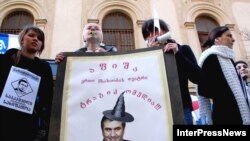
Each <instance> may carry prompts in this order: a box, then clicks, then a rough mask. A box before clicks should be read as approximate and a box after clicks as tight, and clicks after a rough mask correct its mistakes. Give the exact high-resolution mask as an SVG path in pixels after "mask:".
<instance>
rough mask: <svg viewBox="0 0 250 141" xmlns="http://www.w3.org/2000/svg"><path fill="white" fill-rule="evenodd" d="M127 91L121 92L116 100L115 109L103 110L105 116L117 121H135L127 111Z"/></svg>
mask: <svg viewBox="0 0 250 141" xmlns="http://www.w3.org/2000/svg"><path fill="white" fill-rule="evenodd" d="M124 93H125V92H123V93H121V95H120V96H119V98H118V99H117V101H116V104H115V107H114V108H113V110H106V111H104V112H103V114H104V116H105V117H107V118H109V119H111V120H116V121H122V122H132V121H134V117H133V116H132V115H131V114H129V113H127V112H125V102H124V96H123V94H124Z"/></svg>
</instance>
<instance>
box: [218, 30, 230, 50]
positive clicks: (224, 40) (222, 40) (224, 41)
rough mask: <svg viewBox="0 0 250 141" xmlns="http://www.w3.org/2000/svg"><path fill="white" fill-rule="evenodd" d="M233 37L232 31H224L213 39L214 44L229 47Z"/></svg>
mask: <svg viewBox="0 0 250 141" xmlns="http://www.w3.org/2000/svg"><path fill="white" fill-rule="evenodd" d="M234 41H235V40H234V38H233V35H232V33H231V32H230V31H229V30H228V31H226V32H224V33H223V34H222V35H221V37H218V38H216V39H215V44H216V45H226V46H227V47H229V48H233V44H234Z"/></svg>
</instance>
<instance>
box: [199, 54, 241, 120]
mask: <svg viewBox="0 0 250 141" xmlns="http://www.w3.org/2000/svg"><path fill="white" fill-rule="evenodd" d="M232 63H234V62H233V60H232ZM202 71H203V72H204V75H206V83H205V85H199V86H198V92H199V95H202V96H205V97H208V98H211V99H212V100H213V112H212V119H213V124H243V121H242V119H241V115H240V111H239V108H238V106H237V102H236V100H235V97H234V94H233V92H232V90H231V89H230V87H229V85H228V83H227V81H226V78H225V77H224V74H223V72H222V69H221V66H220V63H219V60H218V58H217V56H216V55H210V56H208V57H207V59H206V60H205V61H204V63H203V66H202Z"/></svg>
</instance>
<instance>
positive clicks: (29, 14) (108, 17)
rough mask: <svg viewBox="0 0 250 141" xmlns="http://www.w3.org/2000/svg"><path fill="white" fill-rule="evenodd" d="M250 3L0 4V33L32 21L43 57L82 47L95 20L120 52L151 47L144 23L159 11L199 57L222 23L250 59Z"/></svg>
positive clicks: (17, 0) (21, 0) (84, 0)
mask: <svg viewBox="0 0 250 141" xmlns="http://www.w3.org/2000/svg"><path fill="white" fill-rule="evenodd" d="M249 7H250V1H249V0H73V1H72V0H71V1H69V0H0V11H1V12H0V30H1V32H6V33H11V32H10V31H13V30H14V31H16V33H17V31H19V30H20V28H22V26H23V25H24V24H27V23H29V22H32V23H33V24H36V25H38V26H39V27H41V28H42V29H43V30H44V31H45V33H46V48H45V51H44V53H43V54H42V57H43V58H48V59H53V58H54V57H55V55H56V54H57V53H58V52H61V51H74V50H76V49H78V48H80V47H81V46H82V42H83V41H82V37H81V34H82V28H83V26H84V25H85V24H86V23H89V22H95V23H99V24H100V25H102V27H103V29H104V34H105V37H106V36H107V38H106V39H105V37H104V43H105V42H107V43H108V44H110V45H116V46H118V48H119V49H120V50H129V49H134V48H143V47H145V42H144V40H143V38H142V35H141V25H142V22H143V20H145V19H148V18H152V17H153V11H154V10H155V11H156V12H157V13H158V15H159V18H161V19H163V20H165V21H166V22H167V23H168V24H169V27H170V30H171V33H172V36H173V38H175V39H176V40H177V41H178V42H179V43H181V44H189V45H190V46H191V47H192V49H193V51H194V53H195V55H196V57H197V59H198V58H199V56H200V54H201V48H200V42H201V41H202V40H204V38H203V36H204V37H206V34H207V32H208V31H209V30H210V29H211V28H212V27H213V26H218V25H227V26H229V27H230V29H231V31H232V33H233V35H234V38H235V39H236V43H235V46H234V50H235V52H236V54H237V58H236V59H244V60H247V61H248V62H249V61H250V26H249V25H250V18H249V15H250V8H249Z"/></svg>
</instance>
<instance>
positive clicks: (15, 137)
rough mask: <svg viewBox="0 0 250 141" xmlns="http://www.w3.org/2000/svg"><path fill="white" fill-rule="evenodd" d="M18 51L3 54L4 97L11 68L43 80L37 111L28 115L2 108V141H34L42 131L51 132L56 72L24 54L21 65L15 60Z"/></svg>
mask: <svg viewBox="0 0 250 141" xmlns="http://www.w3.org/2000/svg"><path fill="white" fill-rule="evenodd" d="M16 53H17V49H10V50H9V51H7V52H6V54H4V55H2V54H1V55H0V68H1V70H0V71H1V73H0V95H2V92H3V88H4V85H5V82H6V80H7V77H8V74H9V71H10V68H11V66H13V65H15V66H16V67H20V68H23V69H27V70H29V71H30V72H33V73H34V74H36V75H38V76H40V77H41V81H40V85H39V89H38V94H37V98H36V103H35V107H34V111H33V113H32V114H27V113H23V112H19V111H16V110H12V109H9V108H6V107H3V106H0V140H1V141H33V140H34V137H35V136H36V135H37V132H38V130H39V129H41V128H45V129H46V130H47V131H48V128H49V119H50V112H51V104H52V97H53V78H52V71H51V68H50V66H49V64H48V63H47V62H46V61H43V60H40V59H39V58H37V57H36V58H35V59H34V60H32V59H29V58H26V57H24V56H22V55H21V58H20V61H19V63H18V64H15V63H14V61H13V56H14V55H15V54H16Z"/></svg>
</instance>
